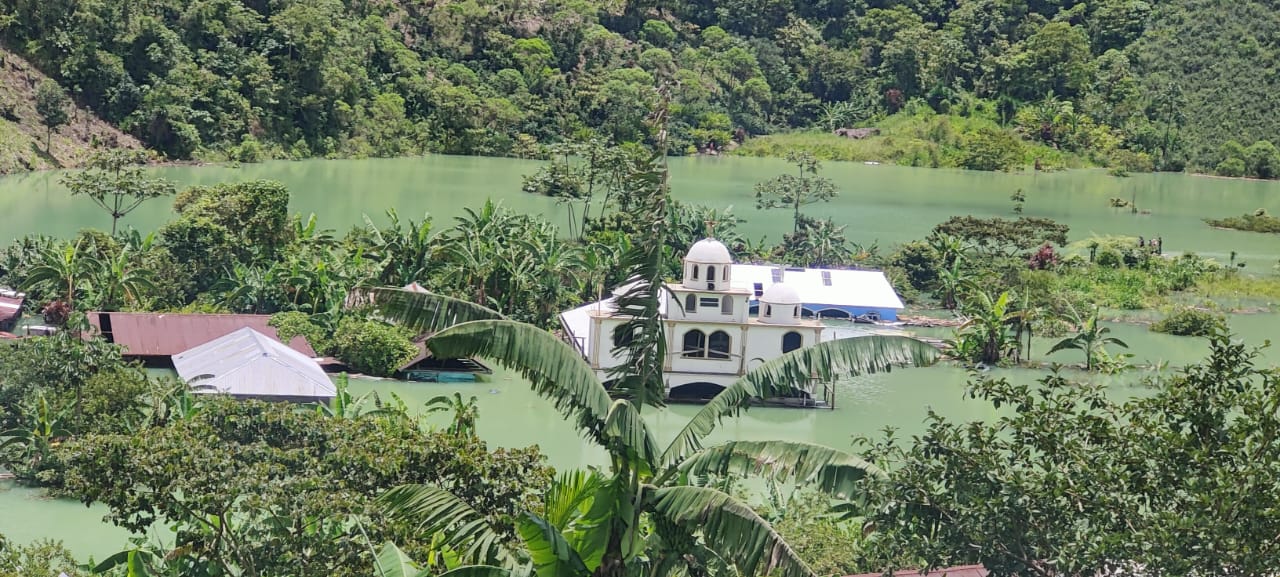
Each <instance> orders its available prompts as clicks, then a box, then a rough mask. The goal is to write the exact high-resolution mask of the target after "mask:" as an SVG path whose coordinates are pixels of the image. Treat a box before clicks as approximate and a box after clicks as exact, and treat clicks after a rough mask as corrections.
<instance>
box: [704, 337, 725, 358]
mask: <svg viewBox="0 0 1280 577" xmlns="http://www.w3.org/2000/svg"><path fill="white" fill-rule="evenodd" d="M707 340H708V346H707V348H708V349H710V350H709V352H708V354H707V357H709V358H712V359H727V358H729V345H730V339H729V333H726V332H724V331H716V332H714V333H711V337H710V338H709V339H707Z"/></svg>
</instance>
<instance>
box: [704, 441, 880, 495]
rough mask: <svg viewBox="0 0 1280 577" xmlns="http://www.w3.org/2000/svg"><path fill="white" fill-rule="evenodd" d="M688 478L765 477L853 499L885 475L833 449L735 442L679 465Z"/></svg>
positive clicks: (788, 444) (764, 442)
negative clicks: (870, 479) (867, 483)
mask: <svg viewBox="0 0 1280 577" xmlns="http://www.w3.org/2000/svg"><path fill="white" fill-rule="evenodd" d="M679 470H680V472H681V473H683V474H687V475H715V476H717V477H724V476H728V475H765V476H768V477H770V478H772V479H775V480H778V481H788V480H791V479H794V480H795V481H796V483H798V484H803V485H810V486H813V487H814V488H816V489H818V490H820V491H822V492H824V493H827V494H829V495H832V496H834V497H837V498H840V499H851V498H853V497H854V496H856V495H857V494H858V493H859V492H861V491H860V489H861V488H862V487H863V486H864V485H863V484H864V482H865V480H866V479H867V478H873V479H880V478H883V477H884V471H881V470H880V468H879V467H876V466H875V465H872V464H871V463H869V462H867V461H865V460H863V459H861V458H859V457H857V456H854V455H851V454H849V453H846V452H844V451H840V450H837V449H832V448H830V447H824V446H822V445H815V444H812V443H798V442H790V441H733V442H729V443H725V444H723V445H718V446H715V447H711V448H708V449H706V450H704V451H699V452H697V453H694V454H693V455H692V456H690V457H689V459H688V460H686V461H685V462H683V463H681V464H680V468H679Z"/></svg>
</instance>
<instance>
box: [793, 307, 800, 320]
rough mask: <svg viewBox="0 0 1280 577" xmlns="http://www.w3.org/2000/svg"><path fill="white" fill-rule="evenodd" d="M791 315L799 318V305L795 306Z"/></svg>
mask: <svg viewBox="0 0 1280 577" xmlns="http://www.w3.org/2000/svg"><path fill="white" fill-rule="evenodd" d="M791 314H793V315H795V316H797V317H798V316H800V305H796V310H795V312H793V313H791Z"/></svg>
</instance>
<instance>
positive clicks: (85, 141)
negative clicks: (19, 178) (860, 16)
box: [0, 49, 142, 174]
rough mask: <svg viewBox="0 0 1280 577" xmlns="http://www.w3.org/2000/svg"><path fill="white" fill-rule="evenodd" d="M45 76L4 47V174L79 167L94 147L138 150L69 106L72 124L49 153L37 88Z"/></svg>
mask: <svg viewBox="0 0 1280 577" xmlns="http://www.w3.org/2000/svg"><path fill="white" fill-rule="evenodd" d="M46 78H47V77H46V76H45V75H44V74H41V73H40V71H38V70H36V69H35V68H34V67H32V66H31V65H30V64H29V63H28V62H27V61H26V60H24V59H23V58H21V57H19V56H17V55H15V54H13V53H12V52H8V51H6V50H3V49H0V174H8V173H11V172H19V171H26V170H41V169H46V168H64V167H71V166H76V165H78V164H79V163H81V162H83V161H84V160H85V159H86V158H88V156H89V154H90V153H91V150H92V148H93V147H94V146H95V145H102V146H112V147H125V148H140V147H141V146H142V145H141V144H140V143H139V142H138V140H137V139H135V138H133V137H131V136H129V135H127V134H124V133H123V132H120V130H119V129H117V128H115V127H114V126H111V125H110V124H107V123H106V122H103V121H102V120H100V119H99V118H98V117H97V116H95V115H94V114H93V113H92V112H89V111H87V110H84V109H81V108H78V107H75V106H73V105H70V106H68V109H70V116H69V122H68V124H67V125H65V126H61V127H59V128H58V130H57V131H55V132H54V133H53V137H52V139H50V141H49V150H48V151H47V152H46V150H45V136H46V134H45V132H46V129H45V126H44V125H43V124H41V122H40V115H39V114H38V113H37V112H36V106H35V94H36V87H37V86H39V85H40V83H41V82H42V81H44V80H45V79H46Z"/></svg>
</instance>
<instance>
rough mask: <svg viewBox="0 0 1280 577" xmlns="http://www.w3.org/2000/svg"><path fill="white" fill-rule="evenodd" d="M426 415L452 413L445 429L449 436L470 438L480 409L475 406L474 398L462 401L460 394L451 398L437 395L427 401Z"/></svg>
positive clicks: (474, 431)
mask: <svg viewBox="0 0 1280 577" xmlns="http://www.w3.org/2000/svg"><path fill="white" fill-rule="evenodd" d="M427 412H428V413H445V412H452V413H453V422H452V423H450V424H449V428H448V429H445V431H446V432H448V433H449V434H451V435H457V436H464V437H470V436H473V435H475V434H476V418H478V417H479V416H480V409H479V408H478V407H477V406H476V398H475V397H471V398H470V399H468V400H466V401H463V400H462V393H454V394H453V397H452V398H451V397H449V396H447V395H439V396H436V397H432V398H431V400H429V401H427Z"/></svg>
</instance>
